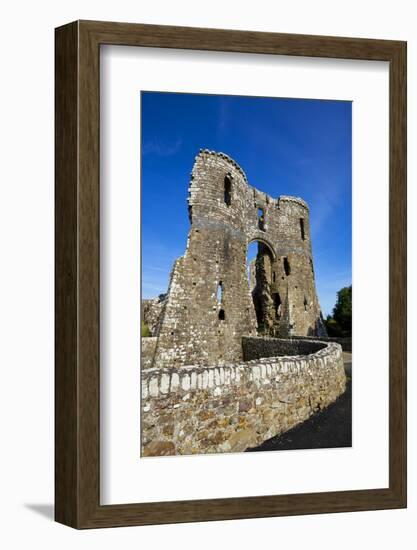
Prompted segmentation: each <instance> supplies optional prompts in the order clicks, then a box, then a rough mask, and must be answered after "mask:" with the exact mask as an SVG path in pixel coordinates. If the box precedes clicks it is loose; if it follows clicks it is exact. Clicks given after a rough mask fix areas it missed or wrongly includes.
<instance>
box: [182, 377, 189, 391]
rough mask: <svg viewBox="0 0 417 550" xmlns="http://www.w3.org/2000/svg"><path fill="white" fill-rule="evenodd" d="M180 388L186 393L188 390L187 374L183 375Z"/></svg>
mask: <svg viewBox="0 0 417 550" xmlns="http://www.w3.org/2000/svg"><path fill="white" fill-rule="evenodd" d="M181 387H182V389H183V390H184V391H188V390H189V389H190V377H189V375H188V374H185V375H184V376H183V377H182V380H181Z"/></svg>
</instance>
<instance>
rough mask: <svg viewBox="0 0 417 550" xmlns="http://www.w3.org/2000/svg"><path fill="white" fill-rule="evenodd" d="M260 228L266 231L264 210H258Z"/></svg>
mask: <svg viewBox="0 0 417 550" xmlns="http://www.w3.org/2000/svg"><path fill="white" fill-rule="evenodd" d="M258 228H259V229H260V230H261V231H265V212H264V209H263V208H258Z"/></svg>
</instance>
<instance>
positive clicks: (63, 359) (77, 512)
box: [55, 21, 406, 528]
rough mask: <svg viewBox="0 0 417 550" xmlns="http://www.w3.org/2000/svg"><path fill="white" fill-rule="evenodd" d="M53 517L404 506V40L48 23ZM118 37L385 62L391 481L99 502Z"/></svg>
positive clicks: (123, 518) (108, 521)
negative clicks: (105, 157)
mask: <svg viewBox="0 0 417 550" xmlns="http://www.w3.org/2000/svg"><path fill="white" fill-rule="evenodd" d="M55 40H56V42H55V44H56V65H55V76H56V96H55V98H56V99H55V109H56V141H55V146H56V153H55V154H56V161H55V162H56V165H55V169H56V199H55V200H56V224H55V227H56V260H55V261H56V264H55V266H56V267H55V269H56V332H55V346H56V351H55V354H56V361H55V365H56V367H55V439H56V441H55V492H56V494H55V519H56V521H58V522H61V523H63V524H66V525H69V526H72V527H75V528H98V527H116V526H127V525H145V524H157V523H176V522H191V521H209V520H224V519H236V518H256V517H267V516H286V515H295V514H318V513H329V512H346V511H359V510H379V509H388V508H404V507H405V506H406V43H405V42H399V41H386V40H369V39H357V38H335V37H326V36H307V35H293V34H275V33H260V32H248V31H229V30H217V29H198V28H186V27H169V26H155V25H140V24H130V23H129V24H124V23H110V22H93V21H77V22H73V23H70V24H68V25H65V26H63V27H59V28H57V29H56V36H55ZM104 44H117V45H128V46H136V47H138V46H147V47H157V48H181V49H191V50H211V51H224V52H244V53H262V54H271V55H291V56H307V57H322V58H340V59H342V58H343V59H362V60H377V61H387V62H389V86H390V98H389V109H390V114H389V144H390V145H389V205H390V212H389V259H390V261H389V303H390V306H389V307H390V310H389V311H390V313H389V487H387V488H382V489H369V490H354V491H337V492H326V493H311V494H293V495H267V496H257V497H245V498H222V499H210V500H192V501H176V502H152V503H141V504H134V503H133V504H123V505H100V495H99V488H100V483H99V478H100V462H99V456H100V455H99V446H100V429H99V428H100V420H99V419H100V393H99V388H100V368H99V366H100V356H99V349H100V346H99V318H100V317H99V289H100V286H99V285H100V279H99V272H100V271H99V250H100V247H99V239H100V235H99V201H100V184H99V172H100V171H99V162H100V159H99V132H100V128H99V98H100V90H99V82H100V79H99V57H100V46H101V45H104Z"/></svg>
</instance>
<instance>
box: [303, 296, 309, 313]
mask: <svg viewBox="0 0 417 550" xmlns="http://www.w3.org/2000/svg"><path fill="white" fill-rule="evenodd" d="M307 307H308V302H307V298H306V297H305V296H304V311H307Z"/></svg>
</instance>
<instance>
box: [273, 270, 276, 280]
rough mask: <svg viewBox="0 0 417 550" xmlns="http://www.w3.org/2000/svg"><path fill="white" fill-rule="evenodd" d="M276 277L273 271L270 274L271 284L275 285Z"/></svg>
mask: <svg viewBox="0 0 417 550" xmlns="http://www.w3.org/2000/svg"><path fill="white" fill-rule="evenodd" d="M275 279H276V275H275V271H273V272H272V282H273V283H275Z"/></svg>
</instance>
